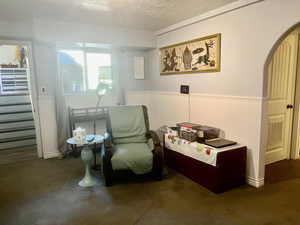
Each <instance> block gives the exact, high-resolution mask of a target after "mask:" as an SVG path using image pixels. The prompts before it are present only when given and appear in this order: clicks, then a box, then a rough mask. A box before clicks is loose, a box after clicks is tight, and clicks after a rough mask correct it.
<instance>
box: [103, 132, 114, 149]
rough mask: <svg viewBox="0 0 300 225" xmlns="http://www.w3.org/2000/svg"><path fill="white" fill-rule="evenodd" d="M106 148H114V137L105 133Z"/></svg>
mask: <svg viewBox="0 0 300 225" xmlns="http://www.w3.org/2000/svg"><path fill="white" fill-rule="evenodd" d="M103 136H104V146H105V147H106V148H110V147H112V146H113V141H112V136H111V134H110V133H105V134H104V135H103Z"/></svg>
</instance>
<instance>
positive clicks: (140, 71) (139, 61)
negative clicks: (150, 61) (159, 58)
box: [134, 56, 145, 80]
mask: <svg viewBox="0 0 300 225" xmlns="http://www.w3.org/2000/svg"><path fill="white" fill-rule="evenodd" d="M144 64H145V59H144V57H143V56H135V57H134V78H135V79H138V80H143V79H145V70H144Z"/></svg>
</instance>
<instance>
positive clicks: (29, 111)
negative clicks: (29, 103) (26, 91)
mask: <svg viewBox="0 0 300 225" xmlns="http://www.w3.org/2000/svg"><path fill="white" fill-rule="evenodd" d="M19 113H32V111H31V110H22V111H15V112H0V115H7V114H19Z"/></svg>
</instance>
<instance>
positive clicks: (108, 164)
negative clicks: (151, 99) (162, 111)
mask: <svg viewBox="0 0 300 225" xmlns="http://www.w3.org/2000/svg"><path fill="white" fill-rule="evenodd" d="M107 117H108V118H107V120H106V121H107V125H106V128H107V133H108V138H106V139H105V142H104V145H103V149H102V155H101V157H102V172H103V175H104V177H105V184H106V186H110V185H112V182H113V179H114V177H116V175H117V174H119V175H120V174H128V172H130V173H134V174H136V175H142V174H152V175H153V176H154V177H155V178H156V179H158V180H161V179H162V171H163V149H162V147H161V145H160V141H159V138H158V136H157V134H156V133H155V132H153V131H150V130H149V119H148V113H147V108H146V107H145V106H141V105H130V106H115V107H111V108H109V109H108V116H107ZM124 172H125V173H124Z"/></svg>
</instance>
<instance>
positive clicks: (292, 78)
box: [263, 24, 300, 182]
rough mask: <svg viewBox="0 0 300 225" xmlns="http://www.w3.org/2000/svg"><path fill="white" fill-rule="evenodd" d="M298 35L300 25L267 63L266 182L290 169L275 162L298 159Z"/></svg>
mask: <svg viewBox="0 0 300 225" xmlns="http://www.w3.org/2000/svg"><path fill="white" fill-rule="evenodd" d="M299 35H300V24H297V25H295V26H293V27H292V28H290V29H289V30H288V31H287V32H286V33H285V34H284V35H282V37H281V38H280V39H279V40H278V41H277V42H276V44H275V45H274V46H273V48H272V50H271V52H270V53H269V56H268V59H267V61H266V63H265V70H264V96H265V101H264V110H263V121H264V122H263V126H264V127H265V132H264V133H263V137H264V139H265V140H264V141H265V145H264V146H265V147H264V150H265V165H268V164H271V166H267V167H266V174H265V175H266V177H265V178H266V182H267V180H268V179H269V176H274V174H272V168H273V170H274V168H275V171H277V172H278V166H279V167H280V166H282V164H283V165H285V168H288V167H286V164H287V163H286V162H284V163H282V162H281V163H277V164H276V162H279V161H281V160H285V159H298V158H299V149H300V138H299V137H298V136H299V134H300V116H299V115H300V114H299V113H300V110H299V102H300V60H299V58H300V51H299V47H300V45H299V40H300V39H299ZM297 77H298V79H297ZM273 163H275V164H273ZM291 165H293V166H295V165H294V164H291ZM297 166H298V164H297ZM270 168H271V169H270ZM286 173H288V171H287V172H286ZM299 174H300V162H299Z"/></svg>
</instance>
